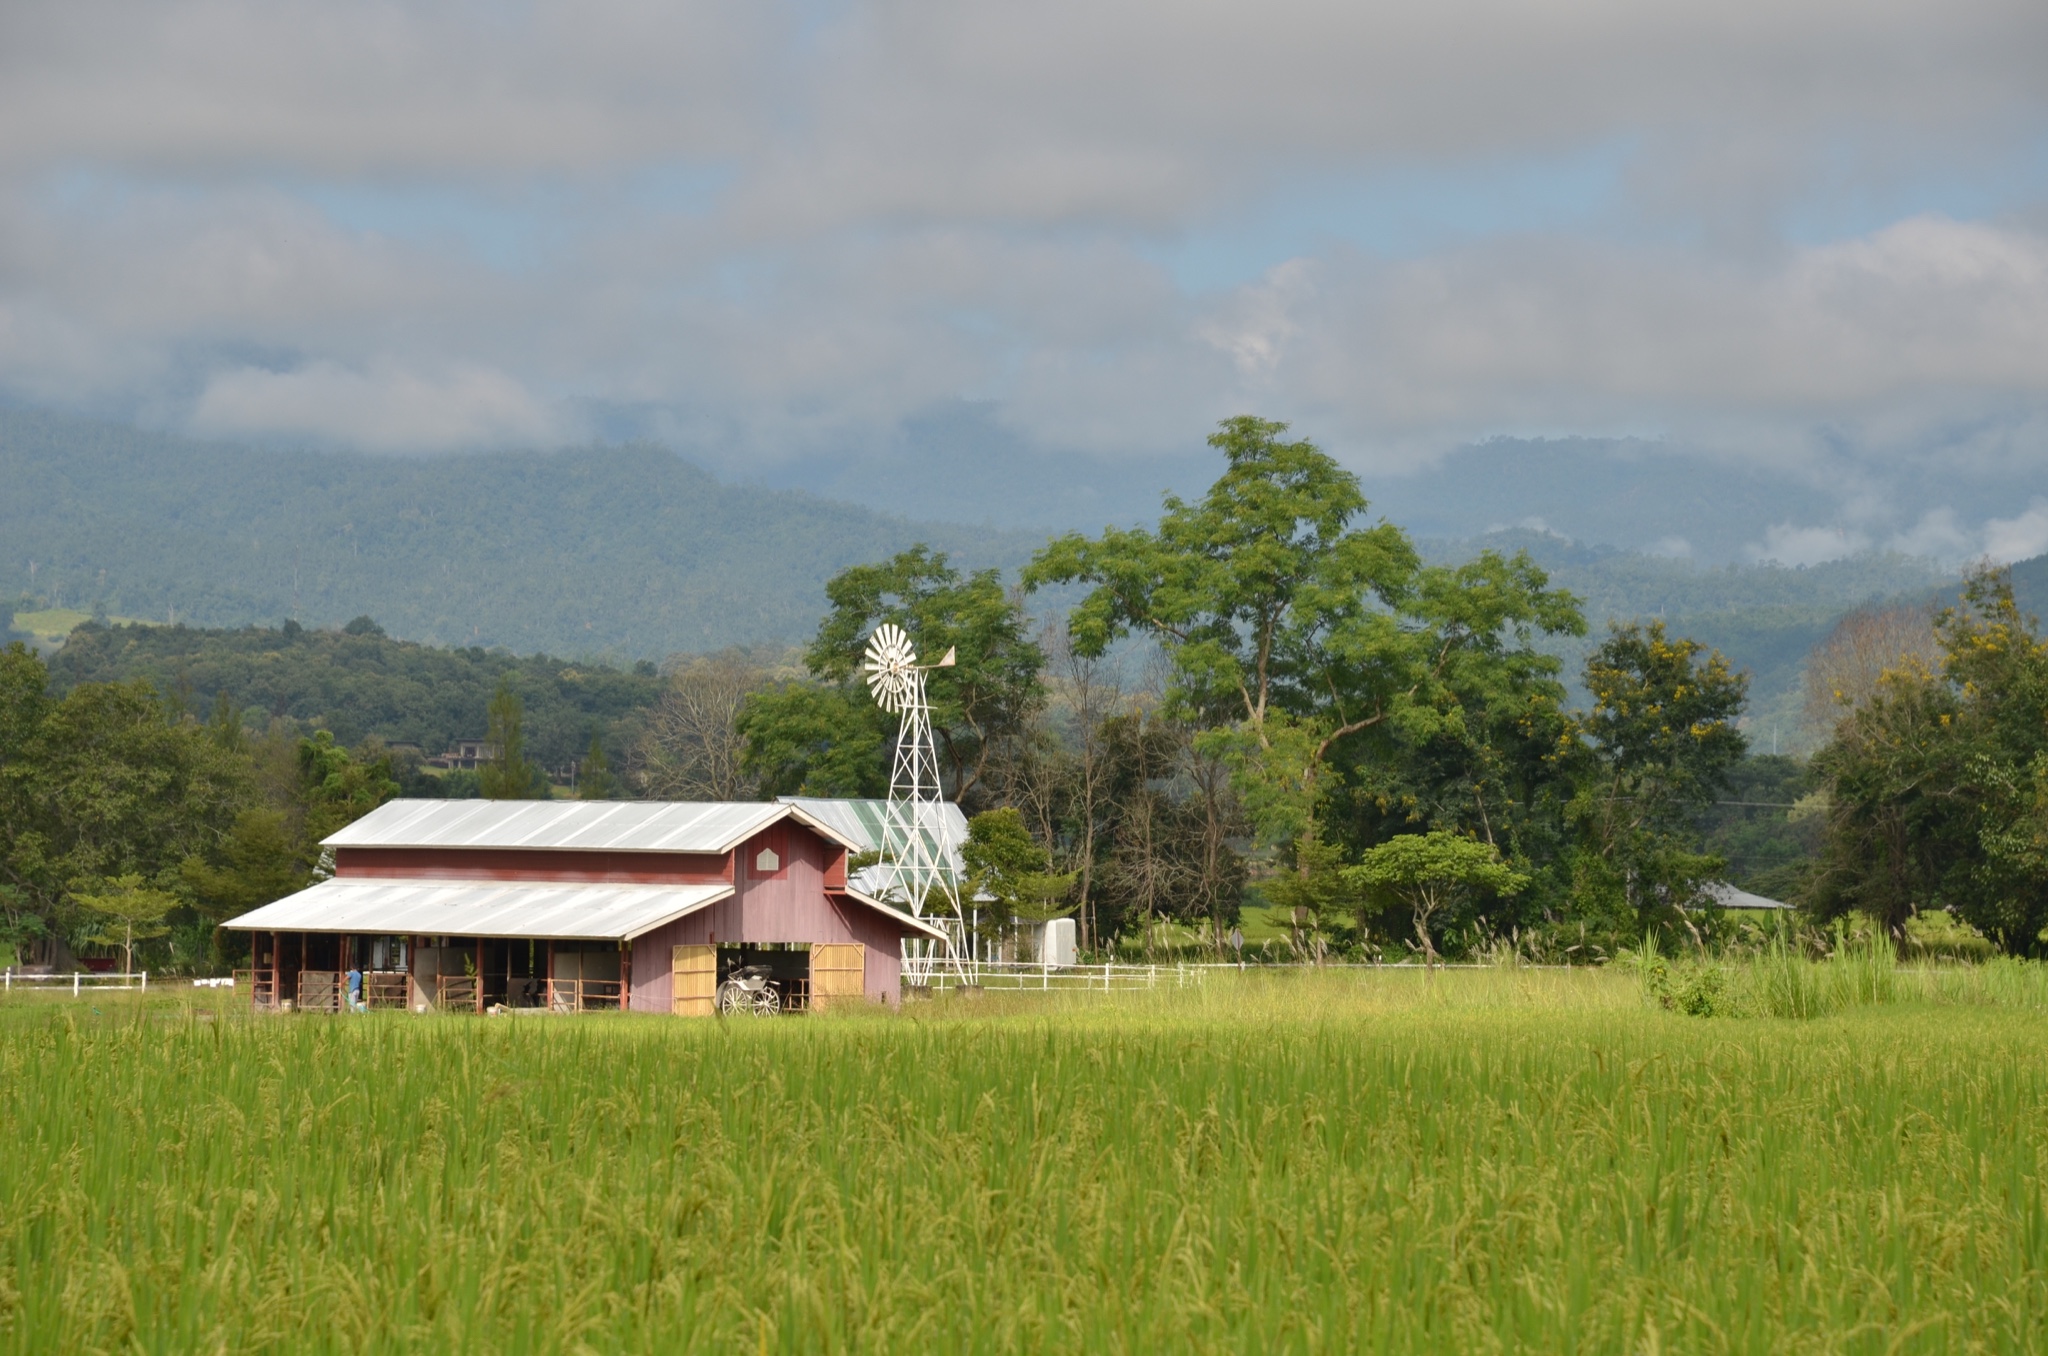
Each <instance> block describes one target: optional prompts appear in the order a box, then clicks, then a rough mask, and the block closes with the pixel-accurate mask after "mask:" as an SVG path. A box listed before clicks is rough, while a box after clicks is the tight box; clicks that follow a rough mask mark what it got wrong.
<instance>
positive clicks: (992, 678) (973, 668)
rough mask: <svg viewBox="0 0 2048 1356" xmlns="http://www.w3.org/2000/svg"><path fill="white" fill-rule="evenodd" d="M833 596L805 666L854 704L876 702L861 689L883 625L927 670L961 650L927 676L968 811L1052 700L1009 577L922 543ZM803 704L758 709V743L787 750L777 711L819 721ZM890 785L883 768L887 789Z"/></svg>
mask: <svg viewBox="0 0 2048 1356" xmlns="http://www.w3.org/2000/svg"><path fill="white" fill-rule="evenodd" d="M825 596H826V597H827V598H828V599H829V600H830V601H831V603H832V611H831V612H830V613H828V614H827V615H826V617H825V619H824V620H823V621H822V622H820V623H819V625H818V633H817V635H816V637H815V638H814V639H813V640H812V641H811V645H810V648H809V649H808V650H807V651H806V652H805V654H804V662H805V664H806V665H807V666H808V667H809V669H810V671H811V672H812V673H813V674H815V675H817V676H818V677H819V678H821V679H824V680H825V681H826V682H828V683H833V684H837V685H838V687H839V689H840V690H841V692H842V694H843V695H845V696H847V697H850V698H855V699H857V700H862V701H865V700H868V698H867V694H866V692H865V690H864V689H862V688H861V684H860V673H861V668H860V666H861V661H862V655H863V647H864V646H865V644H866V642H867V638H868V636H869V635H870V634H872V633H873V631H874V630H875V628H876V627H878V626H880V625H881V624H882V623H884V622H894V623H896V624H897V625H898V626H901V627H902V628H903V629H904V630H905V631H906V632H907V633H909V636H910V639H911V643H912V644H913V645H915V646H916V647H917V652H918V654H919V656H920V657H921V659H922V661H923V662H924V663H927V664H929V663H933V662H934V661H936V660H937V659H938V658H939V657H940V656H941V655H943V654H945V653H946V652H947V651H948V650H951V651H953V652H954V655H955V662H954V663H953V665H952V666H951V667H949V668H943V669H940V668H935V669H932V670H931V671H930V672H928V673H927V674H926V675H925V691H926V696H927V698H928V700H929V701H930V703H931V712H932V734H933V737H934V739H935V740H936V742H937V744H938V752H939V762H940V772H941V776H942V778H943V779H944V780H945V781H946V783H947V787H946V791H947V794H948V795H949V796H950V797H951V798H952V799H953V800H955V801H958V802H960V803H961V804H963V805H964V804H969V803H972V802H973V801H975V799H976V798H977V792H978V789H979V783H980V781H981V778H982V777H983V775H984V774H985V773H986V772H987V770H988V768H989V764H990V760H991V759H992V758H994V757H996V756H997V755H998V753H999V752H1000V751H1001V750H1004V749H1006V748H1008V747H1010V746H1012V745H1014V744H1015V743H1016V741H1018V740H1020V739H1022V738H1024V737H1025V734H1026V731H1027V730H1028V727H1029V725H1030V721H1031V717H1032V715H1033V713H1034V712H1035V711H1036V710H1037V709H1038V707H1039V704H1040V703H1041V702H1042V700H1043V696H1044V694H1043V691H1042V689H1041V686H1040V682H1039V672H1040V670H1041V669H1042V668H1043V667H1044V664H1045V656H1044V654H1043V653H1042V652H1041V651H1040V650H1039V648H1038V645H1037V644H1036V642H1034V641H1033V640H1032V638H1031V631H1030V622H1029V619H1028V618H1027V617H1026V616H1025V614H1024V609H1023V606H1022V605H1021V603H1020V601H1019V600H1018V599H1017V598H1015V597H1012V596H1011V595H1010V594H1008V593H1006V592H1005V591H1004V589H1003V583H1002V575H1001V573H1000V572H998V571H996V570H978V571H976V572H974V573H973V574H969V575H965V576H963V575H961V574H960V572H959V571H957V570H955V569H954V568H953V567H952V566H950V565H948V564H947V563H946V556H945V553H944V552H935V551H932V550H930V549H929V548H928V547H925V546H923V545H918V546H913V547H912V548H910V549H909V550H908V551H904V552H902V553H901V554H899V555H896V556H893V557H891V558H890V559H888V560H885V561H882V562H880V563H879V564H874V565H856V566H854V567H853V568H851V569H847V570H842V571H841V572H840V573H839V574H837V575H835V576H834V577H833V578H832V580H831V581H830V582H829V583H827V584H826V585H825ZM794 705H795V702H794V701H788V702H786V703H785V704H784V706H783V707H781V708H768V707H766V706H765V704H764V707H763V708H761V709H757V710H756V711H755V713H754V715H753V716H752V718H751V719H750V722H749V732H750V738H758V739H760V740H762V741H763V742H764V743H767V744H787V743H788V742H789V741H788V740H786V739H785V738H783V737H782V736H781V735H780V734H779V732H777V731H776V730H775V729H774V728H773V720H772V719H771V711H772V710H777V709H779V710H786V711H788V712H789V714H791V715H798V716H801V717H802V718H803V719H805V720H806V721H810V720H813V719H814V717H812V716H811V715H810V713H808V712H798V711H795V710H791V709H790V708H791V707H793V706H794ZM856 737H857V738H858V737H859V736H858V735H856ZM883 756H884V758H885V759H886V756H887V754H886V750H884V751H883ZM886 779H887V769H886V768H884V770H883V780H884V784H885V785H886Z"/></svg>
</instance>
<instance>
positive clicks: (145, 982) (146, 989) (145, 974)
mask: <svg viewBox="0 0 2048 1356" xmlns="http://www.w3.org/2000/svg"><path fill="white" fill-rule="evenodd" d="M142 991H143V992H144V993H148V992H149V971H147V970H144V971H143V972H142Z"/></svg>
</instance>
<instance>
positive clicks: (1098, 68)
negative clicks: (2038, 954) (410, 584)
mask: <svg viewBox="0 0 2048 1356" xmlns="http://www.w3.org/2000/svg"><path fill="white" fill-rule="evenodd" d="M2043 69H2048V7H2043V6H2041V5H2039V4H2038V3H2020V2H2019V0H1943V2H1941V3H1936V2H1935V0H1886V3H1882V4H1878V5H1871V4H1869V3H1867V0H1866V2H1864V3H1857V4H1850V3H1847V2H1846V0H1789V2H1786V0H1778V2H1776V3H1764V2H1763V0H1735V2H1734V3H1730V4H1726V5H1721V6H1702V5H1694V6H1646V5H1642V4H1639V3H1624V2H1623V0H1567V3H1562V4H1557V5H1549V6H1542V7H1531V6H1528V5H1524V4H1519V3H1509V0H1462V2H1461V3H1451V4H1421V3H1400V4H1376V5H1358V4H1355V3H1345V4H1339V3H1327V4H1326V3H1315V2H1312V0H1282V2H1280V3H1274V4H1268V5H1259V6H1252V5H1244V4H1221V3H1202V2H1197V3H1186V0H1181V2H1180V3H1175V4H1166V3H1162V2H1155V0H1090V3H1087V4H1081V3H1065V2H1064V0H1056V3H1052V4H1047V5H1038V6H1028V7H1025V6H1014V5H996V4H982V3H968V4H960V3H948V4H937V3H912V2H910V0H897V2H893V3H892V2H891V0H847V2H845V3H808V4H779V3H774V0H765V2H756V3H738V0H731V2H730V3H728V2H726V0H685V2H684V3H678V4H674V5H660V6H655V5H646V4H642V3H639V2H638V0H586V2H585V3H580V4H575V5H570V4H566V3H556V2H555V0H536V2H535V3H531V4H527V5H522V6H517V7H505V6H497V5H485V4H482V3H450V4H433V5H429V4H411V3H397V2H396V0H382V2H381V3H380V2H376V0H373V2H372V3H366V4H361V5H349V6H339V5H332V4H320V3H311V2H310V0H283V3H266V4H260V5H259V4H254V3H244V2H241V0H165V2H163V3H148V4H145V3H133V4H124V3H105V2H104V0H73V2H72V3H48V2H44V0H24V2H23V3H20V4H15V5H11V6H8V7H6V9H5V10H4V12H0V392H4V393H6V394H7V395H9V396H11V397H12V398H15V399H19V400H31V401H45V402H53V403H59V404H66V405H71V406H77V407H80V408H89V409H101V410H111V411H116V412H122V413H129V414H135V415H139V416H141V417H144V418H148V419H152V420H154V421H157V422H160V423H165V424H169V425H172V426H176V427H181V428H186V429H189V430H191V431H194V432H199V433H206V434H209V435H220V436H237V437H254V438H278V439H287V440H292V441H300V442H314V443H324V444H332V445H337V446H353V447H361V448H367V449H371V450H377V451H384V452H392V453H404V452H429V451H438V450H445V449H454V448H466V447H484V446H503V445H535V444H549V443H559V442H568V441H574V440H576V439H579V438H587V437H592V436H598V435H600V434H604V433H607V432H613V431H616V430H618V429H620V428H622V427H624V428H627V429H628V430H629V431H640V432H646V433H649V434H654V435H657V436H664V437H668V438H670V439H672V440H674V441H676V442H678V443H679V444H682V445H684V446H685V447H686V448H687V450H690V451H691V452H693V453H694V454H696V455H699V456H701V457H704V458H705V459H707V460H710V461H712V462H713V463H714V464H724V465H726V466H729V467H746V466H756V465H761V464H772V463H774V462H776V461H778V460H788V459H794V458H801V457H807V456H818V455H829V454H830V453H831V452H832V451H833V449H835V448H844V447H853V446H858V445H860V444H861V443H862V441H863V440H864V439H868V438H871V437H873V436H876V435H877V433H878V431H886V430H889V429H892V428H896V427H899V426H901V425H902V423H903V422H904V421H905V420H908V419H912V418H914V417H916V416H917V415H918V414H919V413H920V412H921V411H926V410H929V409H931V408H933V407H935V406H940V405H943V404H945V403H946V402H950V401H961V400H969V401H984V402H991V403H992V404H993V406H994V408H996V409H997V410H998V411H999V413H1000V419H1001V420H1002V422H1003V423H1004V424H1005V425H1006V426H1007V427H1008V428H1009V429H1010V430H1012V431H1013V432H1014V433H1015V434H1016V435H1017V436H1018V437H1019V438H1021V439H1022V440H1023V441H1024V443H1025V444H1026V445H1029V446H1038V447H1043V448H1046V449H1057V450H1062V451H1085V452H1093V453H1099V454H1102V455H1105V456H1116V455H1118V454H1125V453H1134V454H1135V453H1145V454H1151V453H1157V452H1160V451H1163V450H1169V449H1174V448H1185V447H1187V446H1190V445H1192V444H1195V443H1197V442H1198V441H1199V439H1200V438H1201V437H1202V435H1203V434H1204V433H1205V432H1206V430H1207V428H1208V427H1209V425H1210V424H1211V423H1212V422H1213V421H1214V420H1215V419H1216V418H1219V417H1222V416H1224V415H1227V414H1231V413H1235V412H1238V411H1241V410H1257V411H1260V412H1264V413H1269V414H1272V415H1274V416H1277V417H1283V418H1288V419H1291V420H1293V421H1295V423H1296V424H1297V426H1298V427H1300V428H1301V429H1302V430H1304V431H1305V432H1309V433H1311V434H1313V435H1315V436H1317V437H1318V438H1319V439H1321V440H1322V441H1324V442H1325V443H1326V444H1327V445H1329V446H1331V447H1332V448H1333V449H1334V450H1336V451H1338V452H1339V453H1340V454H1341V455H1343V456H1344V457H1346V458H1347V459H1348V460H1350V461H1352V462H1353V463H1354V464H1357V465H1359V466H1361V467H1365V468H1372V469H1376V470H1381V471H1386V470H1402V469H1408V470H1413V469H1414V468H1418V467H1427V466H1431V465H1434V464H1437V459H1439V458H1440V457H1441V456H1442V455H1443V454H1444V453H1445V452H1446V451H1447V450H1449V449H1451V448H1453V447H1455V446H1457V445H1458V444H1460V443H1462V442H1465V441H1468V440H1472V439H1478V438H1484V437H1488V436H1491V435H1496V434H1506V435H1544V434H1610V435H1633V436H1643V437H1649V438H1653V439H1662V440H1665V441H1667V442H1669V443H1671V444H1672V445H1674V446H1683V447H1686V448H1689V449H1693V450H1694V453H1695V454H1696V455H1700V456H1708V457H1716V458H1722V459H1726V460H1728V461H1730V462H1731V463H1740V462H1743V461H1745V460H1746V461H1748V462H1750V463H1752V464H1768V465H1771V466H1774V467H1787V466H1789V467H1795V468H1803V469H1802V473H1803V474H1807V475H1809V476H1811V477H1814V478H1817V479H1818V480H1821V481H1824V482H1826V483H1828V484H1830V485H1839V487H1840V499H1841V503H1842V510H1841V514H1840V516H1839V519H1838V520H1837V521H1831V522H1822V523H1810V524H1803V525H1802V524H1794V523H1790V522H1785V523H1778V524H1774V525H1761V524H1760V525H1759V527H1758V529H1757V530H1758V532H1759V534H1760V539H1759V540H1758V541H1757V543H1756V545H1755V546H1754V548H1753V550H1754V552H1755V553H1757V554H1760V555H1763V554H1768V555H1770V556H1771V557H1772V558H1776V559H1784V560H1788V561H1791V562H1794V563H1797V561H1799V560H1814V559H1821V558H1826V557H1825V555H1824V554H1823V553H1826V552H1836V553H1840V552H1841V551H1842V550H1850V549H1858V548H1859V547H1867V546H1883V545H1894V546H1900V547H1913V546H1915V545H1916V544H1917V545H1918V546H1924V547H1925V548H1926V549H1928V550H1930V551H1941V552H1957V551H1963V550H1965V549H1970V550H1974V549H1979V548H1981V549H1983V550H1992V551H2004V550H2018V549H2020V547H2021V546H2024V545H2026V544H2027V543H2029V542H2032V541H2035V540H2037V538H2039V539H2041V540H2043V541H2044V543H2048V538H2041V537H2040V531H2039V526H2038V519H2037V518H2036V517H2030V516H2029V515H2030V514H2034V513H2035V510H2033V509H2028V510H2024V511H2020V512H2018V513H2017V514H2016V515H2015V516H2013V517H2012V518H2010V519H2009V520H2008V519H2005V518H1999V519H1997V520H1995V521H1992V520H1988V519H1984V518H1982V517H1979V518H1976V519H1972V520H1967V521H1966V520H1965V519H1964V518H1963V517H1959V516H1957V515H1956V511H1954V510H1951V512H1950V516H1949V517H1948V518H1943V517H1942V516H1941V513H1942V508H1943V506H1942V505H1940V504H1927V503H1915V504H1911V505H1906V504H1902V503H1894V502H1886V501H1885V499H1884V492H1883V491H1882V489H1881V486H1882V485H1883V483H1884V472H1885V469H1886V468H1887V467H1893V466H1897V465H1900V464H1902V463H1916V464H1925V463H1927V462H1928V461H1929V460H1930V459H1949V460H1953V461H1954V462H1955V463H1956V464H1957V465H1959V466H1961V465H1968V466H1971V467H1977V468H1989V471H1988V472H1987V473H1994V472H1995V473H1996V474H2000V475H2006V476H2008V477H2011V478H2013V480H2014V483H2016V484H2017V483H2024V482H2025V481H2026V479H2027V477H2029V476H2036V477H2038V475H2039V473H2040V472H2041V471H2043V470H2044V469H2048V465H2044V462H2048V456H2044V452H2048V444H2044V441H2043V434H2044V431H2048V85H2044V83H2043V82H2042V81H2041V79H2040V72H2041V71H2042V70H2043ZM1873 486H1877V487H1880V488H1875V489H1874V488H1872V487H1873ZM2018 502H2025V501H2024V499H2022V500H2020V501H2018ZM2001 524H2003V525H2001ZM2030 524H2032V525H2030Z"/></svg>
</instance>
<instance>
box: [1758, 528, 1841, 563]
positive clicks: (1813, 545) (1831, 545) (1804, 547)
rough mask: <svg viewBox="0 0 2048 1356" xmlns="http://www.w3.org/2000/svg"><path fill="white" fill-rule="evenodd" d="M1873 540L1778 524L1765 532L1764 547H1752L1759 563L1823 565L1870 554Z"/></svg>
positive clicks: (1835, 531) (1835, 530) (1826, 529)
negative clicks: (1864, 553) (1868, 550)
mask: <svg viewBox="0 0 2048 1356" xmlns="http://www.w3.org/2000/svg"><path fill="white" fill-rule="evenodd" d="M1869 546H1870V539H1869V538H1868V537H1866V536H1864V535H1863V534H1862V533H1861V532H1856V531H1852V530H1850V529H1848V528H1844V527H1798V526H1795V525H1793V524H1791V523H1776V524H1773V525H1772V526H1771V527H1769V528H1766V529H1765V531H1764V540H1763V544H1762V545H1761V546H1754V545H1753V546H1751V547H1750V554H1751V555H1752V556H1754V557H1755V558H1756V559H1757V560H1759V561H1774V562H1776V563H1777V564H1780V565H1795V566H1796V565H1822V564H1825V563H1827V562H1828V561H1830V560H1840V559H1842V557H1844V556H1853V555H1855V554H1856V553H1857V552H1859V551H1863V550H1867V549H1868V548H1869Z"/></svg>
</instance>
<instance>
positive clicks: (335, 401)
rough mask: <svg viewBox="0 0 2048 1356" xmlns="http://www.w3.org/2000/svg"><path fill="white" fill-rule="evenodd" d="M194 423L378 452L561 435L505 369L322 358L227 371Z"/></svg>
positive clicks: (544, 440)
mask: <svg viewBox="0 0 2048 1356" xmlns="http://www.w3.org/2000/svg"><path fill="white" fill-rule="evenodd" d="M192 427H193V429H194V430H195V431H196V432H200V433H206V434H213V435H228V436H250V435H256V436H263V437H273V438H276V437H282V438H288V439H310V440H316V441H323V442H328V441H331V442H340V443H345V444H348V445H351V446H354V447H359V448H364V449H366V450H369V451H375V452H442V451H450V450H454V449H458V448H473V447H503V446H513V445H527V446H533V445H543V446H544V445H547V444H549V443H552V442H555V441H557V440H559V439H560V438H561V437H562V436H563V434H564V432H565V429H564V426H563V422H562V420H561V419H559V418H558V417H556V416H555V415H554V414H553V413H551V412H550V411H549V410H548V409H547V407H546V406H544V405H543V404H542V403H541V402H540V401H538V400H536V399H535V398H534V397H533V396H532V394H530V393H529V392H528V391H526V390H525V389H524V388H522V387H521V386H520V385H519V384H518V383H517V382H515V381H513V380H511V379H510V378H508V377H506V376H505V375H503V374H502V373H498V372H491V371H487V370H484V369H481V368H464V369H458V370H455V371H452V372H449V373H446V374H444V375H441V376H439V377H434V378H430V377H422V376H419V375H417V374H414V373H411V372H406V371H402V370H399V369H396V368H393V367H389V366H380V367H378V368H376V369H373V370H371V371H368V372H355V371H350V370H348V369H346V368H343V367H339V366H337V365H335V364H333V363H324V362H320V363H311V364H308V365H307V366H305V367H302V368H299V369H298V370H296V371H292V372H266V371H262V370H260V369H257V368H253V367H244V368H240V369H237V370H235V371H231V372H223V373H221V374H219V375H217V376H215V377H214V378H213V379H212V381H210V382H208V383H207V387H206V390H205V392H204V393H203V394H202V395H201V396H200V397H199V401H198V405H197V407H196V408H195V409H194V411H193V414H192Z"/></svg>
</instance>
